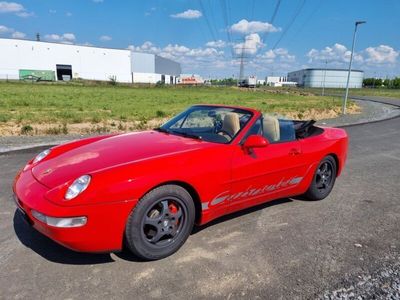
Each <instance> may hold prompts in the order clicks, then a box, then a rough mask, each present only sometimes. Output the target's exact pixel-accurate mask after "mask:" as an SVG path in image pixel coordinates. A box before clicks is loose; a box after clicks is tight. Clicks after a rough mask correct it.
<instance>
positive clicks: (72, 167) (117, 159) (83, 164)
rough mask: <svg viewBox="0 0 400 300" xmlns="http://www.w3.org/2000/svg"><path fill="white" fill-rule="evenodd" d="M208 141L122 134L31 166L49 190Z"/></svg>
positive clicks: (152, 133) (205, 144)
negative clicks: (119, 166)
mask: <svg viewBox="0 0 400 300" xmlns="http://www.w3.org/2000/svg"><path fill="white" fill-rule="evenodd" d="M210 145H211V144H210V143H208V142H204V141H200V140H195V139H190V138H185V137H182V136H176V135H171V134H166V133H161V132H157V131H145V132H136V133H128V134H121V135H116V136H111V137H108V138H105V139H101V140H98V141H95V142H92V143H89V144H85V145H83V146H80V147H77V148H74V149H72V150H69V151H65V152H63V153H61V154H58V155H56V156H55V157H53V158H50V157H49V159H46V160H44V161H43V162H40V163H39V164H38V165H37V166H35V167H33V169H32V173H33V176H34V177H35V178H36V179H37V180H38V181H39V182H40V183H42V184H43V185H45V186H47V187H48V188H53V187H56V186H58V185H60V184H63V183H65V182H68V181H70V180H74V179H76V178H78V177H79V176H81V175H85V174H91V173H93V172H96V171H99V170H102V169H108V168H111V167H115V166H118V165H121V164H126V163H133V162H137V161H142V160H146V159H152V158H159V157H162V156H168V155H176V154H179V153H184V152H188V151H195V150H198V149H202V148H204V147H208V146H210Z"/></svg>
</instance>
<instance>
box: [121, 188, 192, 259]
mask: <svg viewBox="0 0 400 300" xmlns="http://www.w3.org/2000/svg"><path fill="white" fill-rule="evenodd" d="M194 219H195V206H194V202H193V199H192V197H191V196H190V194H189V193H188V191H187V190H185V189H184V188H182V187H180V186H177V185H164V186H160V187H158V188H155V189H154V190H152V191H150V192H149V193H147V194H146V195H145V196H144V197H143V198H142V199H140V201H139V202H138V203H137V205H136V207H135V208H134V209H133V210H132V212H131V214H130V215H129V218H128V222H127V225H126V229H125V237H126V242H127V246H128V248H129V249H130V250H131V251H132V252H133V253H134V254H135V255H137V256H138V257H140V258H142V259H145V260H157V259H161V258H164V257H167V256H169V255H171V254H173V253H174V252H176V251H177V250H178V249H179V248H180V247H181V246H182V245H183V244H184V243H185V241H186V239H187V238H188V237H189V234H190V232H191V231H192V228H193V224H194Z"/></svg>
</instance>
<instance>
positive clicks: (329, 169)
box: [305, 155, 337, 200]
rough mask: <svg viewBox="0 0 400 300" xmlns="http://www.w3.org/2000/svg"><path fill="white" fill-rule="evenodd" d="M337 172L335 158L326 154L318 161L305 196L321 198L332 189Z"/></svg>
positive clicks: (314, 198)
mask: <svg viewBox="0 0 400 300" xmlns="http://www.w3.org/2000/svg"><path fill="white" fill-rule="evenodd" d="M336 174H337V165H336V161H335V159H334V158H333V157H332V156H330V155H328V156H326V157H324V159H322V160H321V162H320V163H319V165H318V167H317V170H316V171H315V174H314V177H313V180H312V182H311V184H310V187H309V188H308V190H307V192H306V193H305V196H306V197H307V198H308V199H310V200H322V199H324V198H326V197H327V196H328V195H329V193H330V192H331V191H332V188H333V186H334V184H335V180H336Z"/></svg>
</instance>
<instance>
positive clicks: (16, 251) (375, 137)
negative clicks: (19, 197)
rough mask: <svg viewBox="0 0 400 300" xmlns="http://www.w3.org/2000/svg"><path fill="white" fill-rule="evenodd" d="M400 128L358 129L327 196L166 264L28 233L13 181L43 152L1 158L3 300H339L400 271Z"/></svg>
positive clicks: (230, 224) (227, 227)
mask: <svg viewBox="0 0 400 300" xmlns="http://www.w3.org/2000/svg"><path fill="white" fill-rule="evenodd" d="M399 128H400V118H397V119H393V120H389V121H384V122H380V123H375V124H369V125H362V126H355V127H351V128H348V133H349V135H350V141H351V142H350V149H349V150H350V152H349V159H348V164H347V167H346V170H345V171H344V173H343V175H342V177H340V178H339V179H338V180H337V182H336V186H335V188H334V190H333V192H332V194H331V195H330V196H329V197H328V198H327V199H325V200H323V201H317V202H310V201H303V200H296V199H280V200H277V201H275V202H271V203H268V204H265V205H262V206H259V207H256V208H252V209H250V210H246V211H244V212H241V213H238V214H234V215H232V216H228V217H225V218H222V219H220V220H217V221H216V222H213V223H212V224H209V225H208V226H205V227H201V228H197V229H196V230H195V232H194V233H193V234H192V235H191V236H190V238H189V240H188V241H187V243H186V244H185V245H184V246H183V248H182V249H181V250H180V251H179V252H178V253H176V254H175V255H173V256H171V257H169V258H166V259H164V260H161V261H156V262H138V261H136V259H135V258H134V257H133V256H131V255H129V254H127V253H120V254H97V255H96V254H82V253H75V252H72V251H69V250H67V249H65V248H63V247H61V246H58V245H57V244H55V243H54V242H52V241H50V240H49V239H47V238H45V237H44V236H42V235H41V234H39V233H37V232H36V231H35V230H33V229H31V228H30V227H28V226H27V225H26V224H25V223H24V222H23V221H22V219H21V218H20V216H19V215H18V213H16V210H15V206H14V203H13V201H12V198H11V185H12V181H13V178H14V176H15V174H16V172H17V170H18V169H19V168H21V167H22V166H23V165H24V163H25V162H26V161H27V160H28V159H30V158H31V157H32V156H33V155H34V153H33V152H31V151H25V152H15V153H11V154H4V155H0V179H1V181H0V207H1V209H0V232H1V234H0V291H1V292H0V299H3V298H4V299H22V298H32V299H37V298H41V299H42V298H43V299H55V298H57V299H67V298H68V299H78V298H79V299H81V298H89V299H92V298H97V299H102V298H129V299H151V298H160V297H163V298H174V299H176V298H185V299H188V298H207V299H208V298H221V299H222V298H228V299H233V298H240V297H245V298H253V299H254V298H257V297H259V298H270V299H282V298H285V299H288V298H315V297H324V295H325V296H326V297H331V296H332V295H333V291H337V290H340V289H343V288H344V289H345V288H346V287H347V286H348V284H347V283H346V282H356V281H357V280H356V279H357V278H359V276H360V278H362V276H367V277H368V276H371V274H372V276H375V275H374V274H377V273H376V272H379V270H382V268H392V269H393V270H397V269H396V268H397V267H396V266H397V265H398V264H399V262H400V242H399V241H400V230H399V228H400V204H399V203H400V202H399V193H400V181H399V178H400V133H399ZM392 274H396V273H395V272H394V273H393V272H392ZM397 274H398V272H397ZM390 276H398V275H390ZM390 276H389V277H390ZM353 279H354V280H353ZM352 280H353V281H352ZM373 290H374V289H371V291H373ZM380 291H381V292H382V291H383V292H384V293H386V292H385V290H384V289H382V288H381V289H380ZM346 292H347V291H346ZM366 293H368V291H366ZM372 293H376V292H372ZM388 293H390V291H389V292H388ZM367 295H368V294H367ZM332 297H334V296H332Z"/></svg>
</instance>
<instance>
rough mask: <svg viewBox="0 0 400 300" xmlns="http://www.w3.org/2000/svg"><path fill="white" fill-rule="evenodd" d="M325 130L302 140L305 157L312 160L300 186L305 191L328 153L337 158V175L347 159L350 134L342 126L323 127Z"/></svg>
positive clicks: (306, 159) (309, 160)
mask: <svg viewBox="0 0 400 300" xmlns="http://www.w3.org/2000/svg"><path fill="white" fill-rule="evenodd" d="M323 129H324V132H323V133H322V134H320V135H317V136H312V137H308V138H305V139H301V140H300V144H301V149H302V155H303V159H304V160H305V161H308V162H310V167H309V169H308V170H307V173H306V176H305V179H304V180H303V183H302V185H301V187H300V189H301V191H302V193H304V192H305V191H306V190H307V189H308V187H309V185H310V183H311V180H312V178H313V175H314V172H315V170H316V168H317V166H318V164H319V162H320V161H321V160H322V159H323V158H324V157H325V156H327V155H333V156H334V157H335V159H336V160H337V164H338V170H337V176H340V174H341V173H342V170H343V168H344V165H345V162H346V159H347V148H348V136H347V133H346V131H345V130H344V129H341V128H323Z"/></svg>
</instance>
